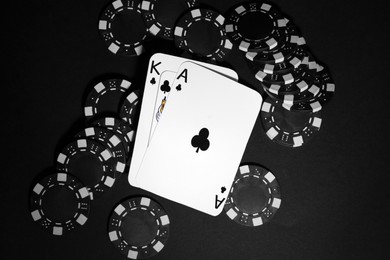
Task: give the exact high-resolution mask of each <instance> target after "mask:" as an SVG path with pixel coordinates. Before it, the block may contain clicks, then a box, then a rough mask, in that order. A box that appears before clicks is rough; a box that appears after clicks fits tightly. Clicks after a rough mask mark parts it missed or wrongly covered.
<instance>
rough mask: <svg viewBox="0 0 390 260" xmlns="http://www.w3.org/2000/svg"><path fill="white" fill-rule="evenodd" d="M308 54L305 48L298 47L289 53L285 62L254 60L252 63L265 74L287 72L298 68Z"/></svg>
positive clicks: (258, 70) (255, 68)
mask: <svg viewBox="0 0 390 260" xmlns="http://www.w3.org/2000/svg"><path fill="white" fill-rule="evenodd" d="M306 55H307V54H306V52H305V51H304V50H303V48H297V49H296V50H295V51H294V53H292V54H291V55H289V57H288V58H285V59H284V61H283V62H279V63H275V64H270V63H256V62H252V64H251V65H252V67H253V69H254V70H255V71H257V72H263V73H264V74H287V73H289V72H292V71H293V70H295V69H296V68H298V66H299V65H301V63H302V61H303V59H304V58H305V57H306Z"/></svg>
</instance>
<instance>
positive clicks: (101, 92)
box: [84, 79, 131, 120]
mask: <svg viewBox="0 0 390 260" xmlns="http://www.w3.org/2000/svg"><path fill="white" fill-rule="evenodd" d="M130 86H131V82H130V81H127V80H125V79H108V80H104V81H101V82H99V83H97V84H96V85H95V86H94V87H93V89H92V90H91V92H89V94H88V97H87V98H86V100H85V104H84V115H85V117H86V118H87V119H88V120H89V119H91V118H93V117H95V116H96V115H98V114H99V115H103V116H107V115H116V114H118V110H119V104H120V102H121V101H122V100H123V97H124V94H125V92H126V91H127V90H128V89H129V88H130Z"/></svg>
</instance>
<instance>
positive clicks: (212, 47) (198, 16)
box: [174, 9, 233, 61]
mask: <svg viewBox="0 0 390 260" xmlns="http://www.w3.org/2000/svg"><path fill="white" fill-rule="evenodd" d="M224 22H225V18H224V17H223V16H222V15H221V14H219V13H217V12H215V11H213V10H209V9H193V10H191V11H189V12H187V13H185V14H184V15H183V16H181V17H180V19H179V20H178V21H177V23H176V26H175V30H174V41H175V45H176V47H178V48H179V49H182V50H184V51H188V52H190V53H193V54H195V55H198V56H201V57H203V58H206V59H212V60H218V61H221V60H223V59H224V58H225V56H226V55H227V54H228V53H229V52H230V50H231V49H232V47H233V46H232V43H231V42H230V41H229V39H228V38H227V36H226V32H225V29H224Z"/></svg>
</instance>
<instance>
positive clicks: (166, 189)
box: [136, 62, 262, 216]
mask: <svg viewBox="0 0 390 260" xmlns="http://www.w3.org/2000/svg"><path fill="white" fill-rule="evenodd" d="M178 71H179V72H178V73H177V74H176V79H175V82H174V84H173V86H177V85H178V84H180V85H181V90H180V91H171V93H170V95H169V99H168V102H167V103H166V104H165V108H164V112H163V116H162V117H161V118H160V120H159V123H158V125H157V127H156V129H155V132H154V135H153V138H152V140H151V142H150V143H149V147H148V149H147V151H146V153H145V156H144V159H143V162H142V164H141V166H140V169H139V171H138V174H137V177H136V182H137V184H138V185H139V187H140V188H143V189H145V190H148V191H150V192H152V193H155V194H157V195H159V196H162V197H165V198H167V199H170V200H173V201H176V202H178V203H181V204H184V205H187V206H189V207H192V208H194V209H197V210H200V211H202V212H205V213H207V214H210V215H212V216H216V215H218V214H219V213H220V212H221V211H222V209H223V205H224V202H225V201H226V197H227V196H228V191H229V189H230V186H231V184H232V182H233V180H234V176H235V174H236V171H237V169H238V166H239V163H240V161H241V158H242V155H243V153H244V150H245V147H246V144H247V142H248V139H249V136H250V134H251V131H252V128H253V126H254V124H255V121H256V118H257V116H258V113H259V111H260V107H261V103H262V98H261V96H260V94H259V93H257V92H256V91H254V90H251V89H249V88H248V87H246V86H244V85H241V84H239V83H237V82H235V81H233V80H231V79H228V78H226V77H224V76H221V75H220V74H217V73H215V72H212V71H210V70H209V69H206V68H204V67H201V66H199V65H196V64H194V63H192V62H185V63H183V64H182V65H181V66H180V68H179V70H178Z"/></svg>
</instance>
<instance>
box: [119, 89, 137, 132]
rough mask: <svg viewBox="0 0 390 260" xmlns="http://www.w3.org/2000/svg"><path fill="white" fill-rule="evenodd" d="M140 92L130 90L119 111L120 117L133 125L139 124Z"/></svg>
mask: <svg viewBox="0 0 390 260" xmlns="http://www.w3.org/2000/svg"><path fill="white" fill-rule="evenodd" d="M139 93H140V91H139V90H135V91H132V92H130V93H129V94H128V95H127V97H126V99H124V100H123V102H122V104H121V107H120V111H119V117H120V118H122V120H124V121H126V122H127V123H129V125H131V126H133V125H136V124H137V115H138V106H139V101H140V97H139Z"/></svg>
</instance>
